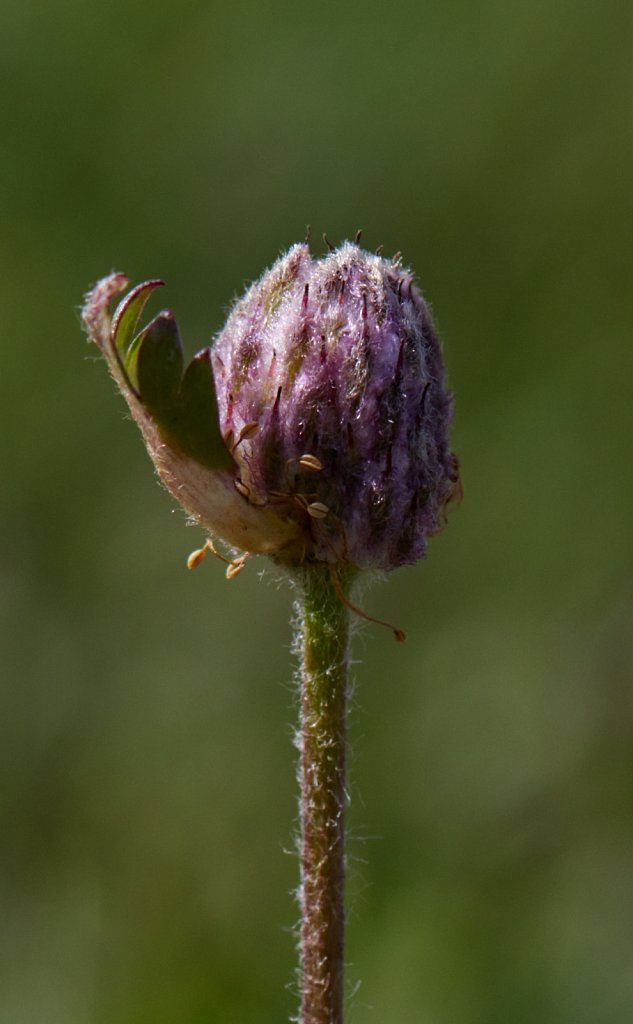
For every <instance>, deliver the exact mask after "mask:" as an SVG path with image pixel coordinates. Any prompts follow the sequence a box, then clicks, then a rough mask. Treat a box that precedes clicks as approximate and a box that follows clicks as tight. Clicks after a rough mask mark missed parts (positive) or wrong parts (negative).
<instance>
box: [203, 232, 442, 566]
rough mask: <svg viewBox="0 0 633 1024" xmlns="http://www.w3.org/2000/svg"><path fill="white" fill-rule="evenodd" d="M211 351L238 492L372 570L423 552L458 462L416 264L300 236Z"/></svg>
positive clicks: (330, 553)
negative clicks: (319, 245)
mask: <svg viewBox="0 0 633 1024" xmlns="http://www.w3.org/2000/svg"><path fill="white" fill-rule="evenodd" d="M212 361H213V366H214V370H215V379H216V387H217V395H218V406H219V414H220V422H221V425H222V429H223V432H224V433H225V435H226V434H227V432H230V436H232V437H233V438H236V439H237V438H240V437H242V440H241V441H240V443H239V445H238V446H237V447H236V448H235V450H234V457H235V459H236V462H237V464H238V466H239V481H240V487H241V490H242V493H244V495H245V496H246V497H247V500H249V501H250V502H251V503H253V504H256V505H262V506H267V505H269V504H270V503H273V504H276V505H277V506H278V507H279V508H283V509H285V510H286V511H287V513H288V514H290V515H291V516H292V517H293V518H294V519H295V520H296V521H297V522H299V523H300V524H301V525H302V526H303V529H304V531H305V536H306V554H308V555H310V556H311V557H314V558H316V559H318V560H322V561H327V562H333V563H348V564H351V565H353V566H356V567H358V568H375V569H392V568H395V567H396V566H399V565H404V564H407V563H411V562H415V561H417V560H418V559H419V558H421V557H422V556H423V555H424V552H425V550H426V543H427V538H428V537H429V536H430V535H431V534H433V533H435V532H437V531H438V530H439V529H440V528H441V527H442V525H443V524H444V521H445V507H446V504H447V502H448V501H449V499H450V498H451V497H452V496H453V495H454V494H455V492H456V488H457V484H458V470H457V459H456V457H455V455H454V454H453V453H452V452H451V450H450V446H449V438H448V428H449V424H450V419H451V395H450V393H449V392H448V391H447V390H446V387H445V384H444V379H443V378H444V371H443V364H442V355H441V350H440V345H439V342H438V339H437V336H436V334H435V331H434V328H433V323H432V320H431V316H430V313H429V310H428V308H427V306H426V303H425V302H424V299H423V298H422V296H421V294H420V292H419V291H418V289H417V288H416V286H415V285H414V284H413V280H412V274H411V273H410V272H409V271H407V270H405V269H403V268H401V267H400V266H399V264H398V263H397V262H392V261H389V260H386V259H383V258H381V257H379V256H375V255H372V254H370V253H368V252H365V251H363V250H361V249H360V248H358V246H357V245H352V244H350V243H346V244H344V245H343V246H341V248H340V249H337V250H336V251H333V252H331V253H330V254H329V255H327V256H325V257H323V258H322V259H312V257H311V255H310V252H309V249H308V247H307V245H296V246H294V247H293V248H292V249H291V250H290V251H289V252H288V253H287V254H286V255H285V256H283V257H282V258H281V259H279V260H278V261H277V263H276V264H275V265H274V266H273V267H272V269H271V270H269V271H267V272H266V273H265V274H264V275H263V277H262V278H261V280H259V281H258V282H257V283H256V284H254V285H253V286H252V288H251V289H250V290H249V291H248V292H247V294H246V295H245V296H244V298H242V299H241V300H240V301H238V303H237V304H236V306H235V307H234V309H233V311H232V312H231V314H230V316H229V319H228V321H227V324H226V326H225V327H224V330H223V331H222V332H221V334H220V335H219V337H218V339H217V341H216V344H215V346H214V348H213V350H212ZM253 425H256V429H255V427H254V426H253ZM247 428H248V437H245V436H244V431H245V429H247Z"/></svg>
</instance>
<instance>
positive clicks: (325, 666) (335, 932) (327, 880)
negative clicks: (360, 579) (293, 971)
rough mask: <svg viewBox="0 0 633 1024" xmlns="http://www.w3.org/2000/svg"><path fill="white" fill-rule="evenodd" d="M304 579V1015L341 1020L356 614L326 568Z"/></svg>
mask: <svg viewBox="0 0 633 1024" xmlns="http://www.w3.org/2000/svg"><path fill="white" fill-rule="evenodd" d="M300 583H301V592H300V598H299V616H298V630H299V645H298V646H299V647H300V650H301V702H300V725H299V734H298V740H299V742H298V746H299V751H300V760H299V782H300V787H301V796H300V818H301V837H300V854H301V886H300V889H299V902H300V906H301V935H300V955H301V1016H300V1018H299V1020H300V1024H342V1021H343V939H344V926H345V913H344V902H343V900H344V882H345V731H346V730H345V725H346V706H347V685H348V683H347V677H348V661H349V612H348V609H347V608H346V607H345V605H344V604H343V602H342V601H341V597H340V595H339V593H337V590H336V587H335V585H334V582H333V578H332V575H331V572H330V569H329V567H328V566H327V565H323V564H321V565H312V566H306V567H305V568H304V569H303V570H302V576H301V580H300ZM339 589H340V588H339Z"/></svg>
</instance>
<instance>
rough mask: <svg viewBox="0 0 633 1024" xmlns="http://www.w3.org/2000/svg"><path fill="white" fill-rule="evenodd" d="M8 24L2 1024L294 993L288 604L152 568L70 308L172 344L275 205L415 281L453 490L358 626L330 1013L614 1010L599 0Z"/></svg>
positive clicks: (615, 624)
mask: <svg viewBox="0 0 633 1024" xmlns="http://www.w3.org/2000/svg"><path fill="white" fill-rule="evenodd" d="M0 17H1V22H2V28H1V32H0V77H1V80H2V84H1V91H0V95H1V96H2V103H3V108H4V110H3V114H2V129H1V138H2V161H1V163H0V185H1V191H2V231H1V236H0V254H1V262H2V273H1V277H0V299H1V310H2V325H3V328H2V334H3V340H2V369H1V371H0V389H1V401H0V417H1V421H2V430H1V432H0V450H1V463H0V464H1V467H2V469H1V483H0V495H1V496H0V500H1V508H0V615H1V630H2V635H1V647H2V663H3V665H4V671H3V676H4V681H3V683H2V687H1V705H2V712H1V718H0V734H1V753H0V757H1V764H2V787H1V802H2V816H3V825H2V830H1V839H0V851H1V852H0V859H1V901H2V910H1V913H0V965H1V966H0V973H1V974H2V979H1V983H0V1020H1V1021H2V1024H5V1022H6V1024H144V1022H148V1024H150V1022H151V1024H207V1022H211V1021H230V1022H233V1021H235V1022H240V1024H273V1022H275V1024H278V1022H280V1021H283V1020H287V1019H288V1018H289V1015H291V1014H292V1013H293V1012H294V1009H295V994H294V991H293V987H294V984H295V983H294V966H295V953H294V948H293V936H292V928H293V926H294V924H295V922H296V915H297V911H296V907H295V905H294V902H293V897H292V890H293V888H294V886H295V885H296V878H297V863H296V859H295V857H294V856H293V855H292V854H291V853H290V854H289V853H288V851H291V850H292V847H293V833H294V827H295V824H294V822H295V817H296V798H295V778H294V773H295V768H294V757H295V752H294V750H293V747H292V729H293V721H294V715H295V711H294V694H293V684H292V668H291V662H292V659H291V654H290V650H289V646H290V630H289V626H288V614H289V611H290V608H291V595H290V593H289V591H288V589H287V587H286V586H285V585H284V584H283V583H280V581H279V580H278V577H277V575H276V573H275V571H274V569H271V567H270V566H267V565H266V564H265V563H264V562H263V561H261V560H259V564H258V563H257V562H254V563H251V564H250V566H249V569H248V571H247V572H245V573H244V574H242V575H241V576H240V577H239V578H238V579H237V580H235V581H234V582H233V583H231V584H227V583H226V582H225V580H224V577H223V572H222V569H221V567H220V565H219V564H213V563H212V561H207V562H205V564H204V565H203V566H202V567H201V568H200V569H198V570H197V571H196V572H195V573H188V572H187V571H186V569H185V559H186V556H187V554H188V553H189V552H190V551H191V550H192V549H193V548H195V547H197V546H199V544H200V542H201V535H200V533H199V531H197V530H196V529H187V528H186V527H185V523H184V516H183V514H182V513H180V512H179V511H178V510H174V508H173V501H172V500H171V499H170V497H169V496H168V495H167V494H166V493H165V492H164V491H163V490H161V489H160V488H159V486H158V485H157V482H156V479H155V477H154V475H153V472H152V469H151V466H150V464H149V461H148V459H147V456H146V454H145V452H144V449H143V447H142V445H141V443H140V440H139V437H138V436H137V433H136V430H135V428H134V427H133V425H132V424H130V423H129V422H127V421H126V418H125V415H124V408H123V403H122V402H121V400H120V399H119V397H118V396H117V395H116V394H115V393H114V389H113V387H112V384H111V381H110V380H109V378H108V375H107V373H106V370H105V367H104V365H103V364H102V363H100V362H99V361H98V360H97V359H95V352H92V351H91V350H90V349H89V348H88V346H87V344H86V342H85V338H84V337H83V336H82V334H81V331H80V327H79V318H78V312H77V310H78V306H79V304H80V302H81V297H82V294H83V292H84V291H85V290H86V289H87V288H88V287H89V286H90V285H91V283H93V282H94V281H95V280H96V279H97V278H99V277H100V276H102V275H103V274H105V273H107V272H109V271H110V270H112V269H120V270H125V271H126V272H127V273H128V274H129V275H130V276H131V278H133V279H134V280H135V281H138V280H142V279H144V278H147V277H150V276H157V275H159V276H161V277H163V278H165V279H166V281H167V282H168V287H167V288H166V289H165V290H164V294H163V295H161V299H160V301H161V302H164V303H168V304H169V305H170V306H171V308H173V309H174V310H175V311H176V313H177V316H178V319H179V323H180V326H181V330H182V333H183V336H184V339H185V343H186V345H187V346H188V351H189V352H190V353H193V352H194V351H195V350H196V349H197V348H200V347H202V346H203V345H204V344H206V343H207V341H208V339H209V337H210V336H211V335H212V334H213V333H214V332H215V331H217V330H218V329H219V328H220V326H221V324H222V321H223V317H224V314H225V311H226V309H227V307H228V306H229V305H230V303H231V301H232V299H233V297H234V296H235V295H236V294H237V293H239V292H240V291H241V290H242V288H243V285H244V283H245V282H246V281H248V280H251V279H253V278H254V277H256V276H257V275H258V274H259V273H260V271H261V270H262V268H263V267H264V266H266V265H268V264H270V263H271V262H272V261H273V260H274V258H275V257H276V255H277V253H278V252H279V251H280V250H282V249H284V248H285V247H286V246H288V245H289V244H290V243H292V242H293V241H295V240H297V239H300V238H302V237H303V235H304V233H305V225H306V224H307V223H309V224H311V225H312V228H313V235H314V237H315V238H316V239H317V243H316V248H317V249H321V248H324V247H323V246H322V245H321V243H320V238H321V234H322V232H323V231H326V232H327V233H328V236H329V237H330V238H331V239H332V240H334V241H339V240H341V239H343V238H348V237H351V236H353V234H354V232H355V231H356V230H357V229H358V228H363V229H364V242H365V243H366V245H367V247H368V248H375V247H376V246H378V245H379V244H383V245H384V246H385V251H386V252H387V253H393V252H395V251H396V250H402V252H403V254H404V259H405V262H406V263H408V264H409V265H411V266H413V267H414V268H415V269H416V271H417V273H418V275H419V278H420V281H421V284H422V287H423V289H424V291H425V293H426V295H427V296H428V298H429V300H430V301H431V303H432V306H433V309H434V311H435V315H436V318H437V321H438V324H439V327H440V330H441V333H442V336H443V339H444V347H445V352H446V357H447V362H448V366H449V372H450V380H451V383H452V385H453V387H454V390H455V392H456V395H457V403H456V410H457V411H456V420H455V429H454V437H455V445H456V447H457V449H458V451H459V453H460V455H461V460H462V466H463V478H464V488H465V498H464V501H463V504H462V506H461V507H460V508H459V509H457V510H456V511H455V512H454V513H453V514H452V516H451V522H450V526H449V529H448V530H447V531H446V533H445V534H444V535H443V536H442V537H441V538H439V539H437V540H435V541H434V542H433V544H432V546H431V551H430V554H429V557H428V559H427V561H426V562H425V563H423V564H421V565H419V566H416V567H415V568H411V569H406V570H402V571H400V572H397V573H394V574H393V576H391V577H390V578H389V579H388V581H387V582H386V583H382V584H381V585H380V586H376V587H374V588H373V589H372V590H371V591H370V592H369V593H368V594H367V595H366V598H365V604H366V606H367V607H368V609H369V610H371V611H372V612H373V613H374V614H377V615H381V616H384V617H385V618H388V619H392V620H395V621H396V622H397V623H398V625H400V626H402V627H403V628H406V629H407V630H408V633H409V641H408V643H407V644H406V645H405V647H404V648H400V647H398V646H396V645H394V644H393V642H392V639H391V637H390V635H389V634H388V633H387V632H386V631H383V630H380V629H378V628H373V627H365V626H363V627H362V628H360V629H359V631H358V635H357V638H356V641H355V651H354V653H355V658H356V660H357V664H356V666H355V684H356V685H355V697H354V708H353V714H352V725H351V728H352V736H353V750H352V778H351V793H352V810H351V815H350V819H351V820H350V826H351V840H350V846H349V852H350V861H351V870H350V899H349V918H350V920H349V933H348V953H347V958H348V961H349V965H350V966H349V971H348V974H349V988H350V995H349V1021H350V1024H361V1022H362V1024H365V1022H368V1024H369V1022H371V1021H376V1022H379V1021H380V1022H383V1021H385V1022H389V1024H417V1022H421V1024H507V1022H508V1021H512V1022H513V1024H532V1022H534V1024H536V1022H539V1024H540V1022H543V1021H546V1022H548V1024H549V1022H551V1024H585V1022H586V1024H596V1022H598V1021H599V1022H601V1024H628V1022H630V1021H631V1020H632V1019H633V695H632V692H631V682H632V678H631V677H632V674H633V673H632V672H631V663H632V658H633V639H632V634H633V630H632V627H631V620H632V615H633V585H632V569H633V565H632V563H633V545H632V544H631V520H632V515H631V499H632V496H633V473H632V469H631V454H630V453H631V438H632V434H633V412H632V397H631V396H632V390H633V389H632V380H631V371H632V370H633V347H632V339H631V327H632V324H633V290H632V288H631V266H632V260H631V257H632V255H633V253H632V245H631V238H632V217H631V215H632V213H633V209H632V208H633V189H632V187H631V181H632V174H633V127H632V125H633V61H632V59H631V54H632V52H633V5H631V4H630V3H629V2H624V0H600V2H597V0H529V2H528V0H513V2H505V3H503V2H500V0H481V2H476V3H472V2H468V0H448V2H446V0H422V2H420V0H415V2H414V0H393V2H391V3H389V4H386V3H382V4H381V3H374V4H371V3H368V2H365V3H360V2H357V0H353V2H345V0H343V2H340V0H339V2H337V3H334V2H332V0H321V2H320V3H318V4H307V3H301V2H294V3H292V2H290V0H272V2H266V3H255V2H246V0H243V2H239V0H237V2H235V0H234V2H232V3H230V4H229V3H228V2H224V3H219V2H215V0H204V2H196V0H191V2H184V3H181V4H177V3H174V2H166V0H156V2H154V3H152V4H151V5H150V4H143V3H135V2H132V3H130V2H126V3H124V2H122V0H110V2H109V3H108V4H105V3H103V4H101V3H97V2H95V0H82V2H80V0H62V2H60V3H57V4H43V3H40V4H38V3H32V2H22V3H11V2H10V0H5V2H4V4H2V7H1V9H0ZM357 983H358V984H357Z"/></svg>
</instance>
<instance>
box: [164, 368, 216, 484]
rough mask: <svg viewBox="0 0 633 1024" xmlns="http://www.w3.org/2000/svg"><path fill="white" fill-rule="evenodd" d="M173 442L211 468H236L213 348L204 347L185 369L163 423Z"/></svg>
mask: <svg viewBox="0 0 633 1024" xmlns="http://www.w3.org/2000/svg"><path fill="white" fill-rule="evenodd" d="M160 425H161V427H162V428H163V430H164V432H165V433H166V434H167V435H168V436H169V439H170V440H171V441H172V443H174V444H177V445H178V447H179V448H180V449H181V451H183V452H184V453H185V454H186V455H189V456H191V458H193V459H196V460H197V461H198V462H200V463H202V464H203V465H205V466H208V467H209V468H210V469H228V470H232V469H234V463H233V459H232V458H231V455H230V454H229V451H228V448H227V447H226V445H225V443H224V439H223V437H222V434H221V432H220V422H219V417H218V403H217V399H216V395H215V380H214V378H213V369H212V367H211V353H210V350H209V349H208V348H207V349H203V351H202V352H199V353H198V355H197V356H195V357H194V358H193V360H192V361H191V363H190V364H189V366H188V367H187V369H186V371H185V375H184V377H183V381H182V385H181V388H180V394H179V396H178V399H177V401H176V403H175V405H174V409H173V412H171V413H169V415H168V416H166V417H163V419H162V422H161V423H160Z"/></svg>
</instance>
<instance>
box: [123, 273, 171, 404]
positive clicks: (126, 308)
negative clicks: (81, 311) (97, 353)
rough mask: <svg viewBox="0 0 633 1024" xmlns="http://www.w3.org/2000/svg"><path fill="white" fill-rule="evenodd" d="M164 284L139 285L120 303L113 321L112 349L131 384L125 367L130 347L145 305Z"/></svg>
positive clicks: (146, 283) (158, 281)
mask: <svg viewBox="0 0 633 1024" xmlns="http://www.w3.org/2000/svg"><path fill="white" fill-rule="evenodd" d="M164 283H165V282H164V281H160V280H154V281H144V282H143V284H139V285H137V286H136V288H133V289H132V291H131V292H130V294H129V295H126V297H125V298H124V299H123V301H122V302H120V303H119V305H118V306H117V308H116V311H115V314H114V317H113V319H112V347H113V349H114V353H115V355H116V357H117V359H118V361H119V365H120V367H121V369H122V370H123V373H124V375H125V377H126V379H127V381H128V383H129V384H132V382H131V381H130V379H129V377H128V374H127V372H126V368H125V367H126V361H127V356H128V350H129V348H130V345H131V344H133V341H132V339H133V338H134V332H135V331H136V327H137V324H138V322H139V319H140V316H141V313H142V312H143V309H144V308H145V303H146V302H147V300H148V299H149V297H150V295H151V294H152V292H153V291H154V289H155V288H159V287H160V286H161V285H163V284H164ZM132 386H133V385H132Z"/></svg>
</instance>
